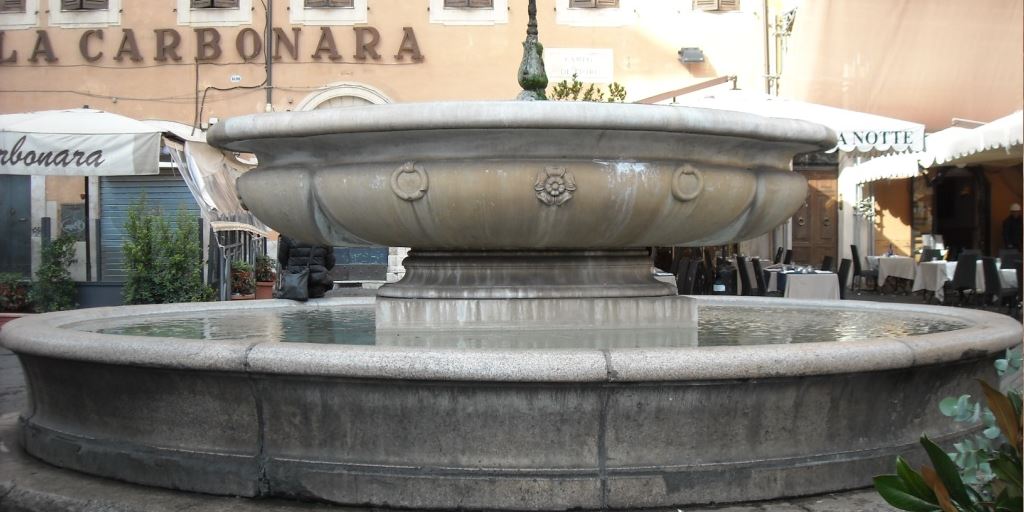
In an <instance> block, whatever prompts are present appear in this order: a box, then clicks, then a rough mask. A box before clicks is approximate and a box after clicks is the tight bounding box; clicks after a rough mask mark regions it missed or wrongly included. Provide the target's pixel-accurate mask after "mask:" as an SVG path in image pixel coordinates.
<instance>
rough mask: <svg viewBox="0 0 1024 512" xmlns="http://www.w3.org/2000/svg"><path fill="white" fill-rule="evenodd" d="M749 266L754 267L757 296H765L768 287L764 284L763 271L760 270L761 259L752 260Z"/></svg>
mask: <svg viewBox="0 0 1024 512" xmlns="http://www.w3.org/2000/svg"><path fill="white" fill-rule="evenodd" d="M750 264H751V265H752V266H753V267H754V281H755V282H757V294H758V295H760V296H765V295H767V294H768V285H767V284H765V279H764V269H762V268H761V258H752V259H751V260H750Z"/></svg>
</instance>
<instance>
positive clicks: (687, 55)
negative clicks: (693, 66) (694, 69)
mask: <svg viewBox="0 0 1024 512" xmlns="http://www.w3.org/2000/svg"><path fill="white" fill-rule="evenodd" d="M679 61H680V62H682V63H683V64H689V63H691V62H704V52H703V51H701V49H700V48H681V49H680V50H679Z"/></svg>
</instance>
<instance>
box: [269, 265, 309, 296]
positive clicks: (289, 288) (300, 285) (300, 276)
mask: <svg viewBox="0 0 1024 512" xmlns="http://www.w3.org/2000/svg"><path fill="white" fill-rule="evenodd" d="M312 259H313V258H312V254H310V258H309V259H307V260H306V268H304V269H302V270H300V271H298V272H281V274H280V275H281V279H280V282H279V283H278V285H279V286H278V290H277V294H276V295H277V298H278V299H291V300H298V301H303V302H305V301H307V300H309V263H310V260H312Z"/></svg>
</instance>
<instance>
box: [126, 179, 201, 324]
mask: <svg viewBox="0 0 1024 512" xmlns="http://www.w3.org/2000/svg"><path fill="white" fill-rule="evenodd" d="M124 227H125V231H126V234H127V236H126V239H125V243H124V246H123V248H122V251H123V253H124V267H125V273H126V274H127V276H126V280H125V286H124V301H125V303H126V304H165V303H171V302H196V301H205V300H211V299H212V298H213V295H214V292H213V289H212V288H211V287H209V286H207V285H206V284H204V283H203V265H202V254H203V248H202V242H201V238H200V234H199V227H198V226H197V225H196V222H195V220H194V219H193V218H192V217H191V216H189V215H188V213H187V212H185V211H184V210H183V209H179V210H178V213H177V217H176V218H175V221H174V225H171V224H170V223H168V222H167V221H166V220H164V218H163V216H162V215H161V214H160V212H159V210H154V211H150V210H148V209H147V207H146V198H145V196H143V197H142V198H141V199H140V200H139V202H138V203H136V204H134V205H132V207H131V208H130V209H129V210H128V219H127V220H126V221H125V224H124Z"/></svg>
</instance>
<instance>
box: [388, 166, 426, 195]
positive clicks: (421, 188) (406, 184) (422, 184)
mask: <svg viewBox="0 0 1024 512" xmlns="http://www.w3.org/2000/svg"><path fill="white" fill-rule="evenodd" d="M406 174H411V175H412V176H405V175H406ZM429 186H430V182H429V181H428V180H427V171H425V170H423V166H422V165H416V164H415V163H413V162H406V163H404V164H402V166H401V167H399V168H398V169H395V172H393V173H391V190H392V191H393V192H394V193H395V195H396V196H398V197H400V198H402V199H404V200H406V201H415V200H417V199H419V198H421V197H423V196H424V195H425V194H426V193H427V187H429Z"/></svg>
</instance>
